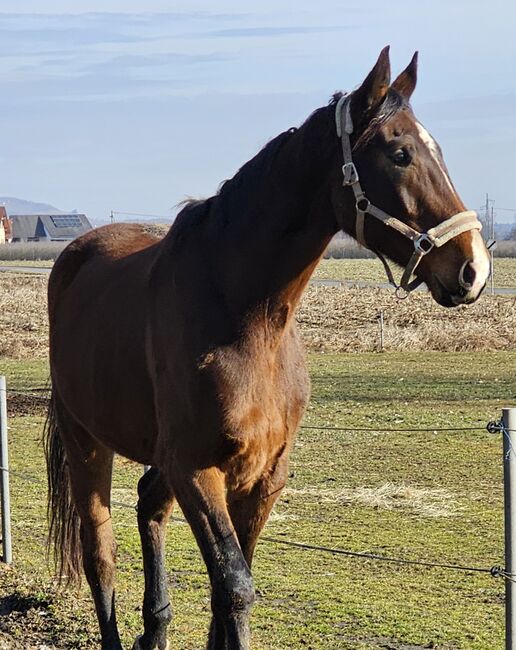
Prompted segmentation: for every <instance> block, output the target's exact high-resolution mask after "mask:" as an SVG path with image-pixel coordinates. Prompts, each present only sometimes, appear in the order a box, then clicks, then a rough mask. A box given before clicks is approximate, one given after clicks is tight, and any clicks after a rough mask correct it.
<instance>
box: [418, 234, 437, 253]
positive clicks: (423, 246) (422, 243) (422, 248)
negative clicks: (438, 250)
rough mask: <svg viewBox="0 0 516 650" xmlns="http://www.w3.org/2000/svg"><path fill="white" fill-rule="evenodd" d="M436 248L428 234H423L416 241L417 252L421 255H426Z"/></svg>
mask: <svg viewBox="0 0 516 650" xmlns="http://www.w3.org/2000/svg"><path fill="white" fill-rule="evenodd" d="M434 246H435V244H434V242H433V241H432V239H431V238H430V237H429V236H428V235H427V234H426V232H424V233H421V235H419V237H416V239H414V248H415V249H416V252H418V253H419V254H420V255H426V254H427V253H429V252H430V251H431V250H432V248H433V247H434Z"/></svg>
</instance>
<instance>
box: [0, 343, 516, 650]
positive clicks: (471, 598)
mask: <svg viewBox="0 0 516 650" xmlns="http://www.w3.org/2000/svg"><path fill="white" fill-rule="evenodd" d="M515 363H516V354H514V353H485V354H464V353H457V354H443V353H425V354H407V353H397V354H362V355H359V354H356V355H311V356H310V368H311V375H312V381H313V398H312V401H311V404H310V407H309V409H308V412H307V416H306V419H305V424H307V425H312V426H316V425H317V426H322V425H324V426H339V425H340V426H343V427H346V428H348V427H351V428H353V431H350V432H336V431H328V430H317V429H302V430H301V431H300V433H299V436H298V439H297V442H296V445H295V448H294V450H293V454H292V462H291V476H290V479H289V483H288V488H287V490H285V492H284V494H283V495H282V497H281V498H280V500H279V501H278V504H277V506H276V509H275V514H274V516H273V517H272V518H271V521H270V522H269V523H268V525H267V527H266V532H265V534H266V535H268V536H271V537H276V538H279V539H287V540H294V541H298V542H306V543H309V544H316V545H326V546H330V547H340V548H345V549H350V550H355V551H369V552H373V553H380V554H383V555H388V556H394V557H400V558H406V559H420V560H428V561H431V562H446V563H458V564H465V565H467V566H475V567H476V566H478V567H491V566H492V565H494V564H503V530H502V523H503V507H502V483H501V478H502V477H501V474H502V469H501V440H500V437H499V436H496V435H491V434H488V433H487V432H486V431H485V430H483V427H484V426H485V424H486V422H487V421H488V420H491V419H497V418H498V417H499V415H500V409H501V407H502V406H507V405H511V403H512V404H514V402H515V401H516V385H515V379H514V367H515ZM0 373H3V374H6V375H7V377H8V383H9V386H10V387H11V388H13V387H16V388H18V389H20V388H23V387H26V386H27V387H30V386H40V385H43V384H44V382H45V380H46V377H47V374H48V372H47V368H46V366H45V364H44V363H40V362H38V363H28V362H16V361H9V362H3V361H2V362H0ZM25 382H28V383H25ZM41 426H42V418H34V417H19V418H13V419H12V420H11V422H10V455H11V466H12V468H13V469H15V470H18V471H21V472H25V473H27V474H30V475H33V476H36V477H39V478H40V479H41V480H44V463H43V458H42V452H41V447H40V444H39V440H40V435H41ZM432 427H436V428H437V427H439V428H440V427H479V430H468V431H458V432H438V431H434V430H432V431H428V432H419V433H415V432H382V431H379V430H378V429H384V428H385V429H399V428H432ZM364 429H373V431H367V430H364ZM140 474H141V468H140V467H138V466H136V465H134V464H132V463H129V462H126V461H123V460H122V459H119V460H118V461H117V466H116V471H115V481H114V498H115V499H117V500H120V501H124V502H127V503H134V501H135V489H134V488H135V485H136V482H137V479H138V477H139V476H140ZM388 483H390V484H392V485H393V486H396V487H398V488H400V489H401V492H403V489H406V491H407V493H410V492H411V491H412V492H413V491H415V490H416V489H418V490H421V491H422V492H421V494H422V495H423V502H425V503H427V505H428V504H430V502H431V501H432V499H437V501H438V509H437V513H435V512H434V513H433V516H431V514H428V512H427V511H425V509H424V508H421V504H419V505H418V503H417V502H413V501H411V500H410V498H409V497H406V498H405V497H403V496H401V497H400V496H398V497H393V498H392V499H391V501H390V502H389V504H388V505H390V506H391V507H390V508H387V507H373V502H372V501H368V499H367V498H364V497H363V496H361V495H362V494H363V490H362V488H364V487H365V488H369V489H372V490H374V489H377V488H379V487H381V486H384V485H385V484H388ZM11 491H12V500H13V537H14V539H13V545H14V555H15V561H16V565H15V568H14V570H12V571H4V572H3V573H0V584H2V583H3V586H2V589H1V591H2V592H3V593H6V594H17V595H18V596H19V597H20V598H23V597H29V596H30V597H32V598H34V599H36V601H35V602H36V604H35V606H34V607H35V608H36V609H37V608H38V607H40V609H41V611H42V612H44V613H45V616H35V615H33V616H31V617H27V616H26V617H22V618H21V619H19V620H18V619H17V620H18V622H14V621H13V620H11V619H12V617H9V619H8V621H9V627H8V628H7V629H8V630H9V632H10V633H11V634H12V635H15V636H16V635H18V638H19V639H27V638H29V637H28V636H27V635H31V638H34V639H38V641H39V643H45V642H46V643H49V642H53V643H55V645H56V646H57V647H58V648H92V647H94V644H95V642H96V639H97V629H96V624H95V622H94V617H93V612H92V606H91V603H90V599H89V594H88V591H87V590H86V588H83V589H82V591H81V593H80V594H79V595H78V596H75V595H74V596H73V597H72V596H71V595H70V594H66V593H65V594H60V593H58V591H57V590H56V587H55V585H54V583H53V581H52V579H51V577H50V576H49V574H48V572H47V569H46V564H45V558H44V551H43V546H44V541H45V533H46V527H45V519H44V511H45V499H44V486H42V485H40V484H33V483H27V482H25V481H22V480H21V479H19V478H17V477H15V476H13V477H12V482H11ZM343 495H344V496H345V497H346V499H345V500H343V499H342V498H341V497H342V496H343ZM430 505H431V504H430ZM178 514H180V513H178ZM113 516H114V522H115V527H116V534H117V538H118V542H119V572H118V618H119V624H120V628H121V630H122V633H123V639H124V643H125V645H126V646H128V647H130V643H132V639H133V638H134V636H136V634H138V633H140V632H141V627H142V626H141V615H140V607H141V594H142V589H143V576H142V571H141V558H140V551H139V541H138V537H137V531H136V527H135V515H134V512H133V511H132V510H130V509H126V508H120V507H116V508H114V515H113ZM167 566H168V568H169V574H170V583H171V589H170V592H171V598H172V602H173V604H174V607H175V620H174V622H173V624H172V625H171V630H170V635H169V638H170V640H171V643H172V646H173V647H178V648H183V649H186V650H187V649H192V650H193V649H198V648H201V647H203V644H204V642H205V638H206V632H207V626H208V621H209V592H208V588H207V578H206V575H205V571H204V566H203V564H202V562H201V560H200V556H199V553H198V551H197V548H196V546H195V543H194V541H193V539H192V535H191V533H190V531H189V528H188V527H187V526H186V525H184V524H181V523H173V524H171V526H170V530H169V539H168V544H167ZM254 576H255V582H256V585H257V587H258V589H259V594H260V595H259V599H258V602H257V605H256V606H255V608H254V610H253V617H252V628H253V642H254V645H253V647H254V648H256V649H263V650H266V649H267V650H272V649H277V648H285V649H292V650H293V649H299V648H302V647H306V648H313V649H318V650H319V649H320V650H323V649H324V650H327V649H339V650H348V649H349V650H351V649H353V650H356V649H361V650H366V649H371V648H385V647H390V648H403V647H405V646H408V645H410V647H413V646H415V647H419V646H421V647H433V648H442V649H445V648H446V649H452V648H453V649H455V648H468V649H471V650H496V649H501V648H503V639H502V630H503V588H504V585H503V582H502V581H501V580H495V579H493V578H491V577H490V576H489V575H486V574H477V573H462V572H456V571H448V570H444V569H427V568H422V567H414V566H408V565H397V564H389V563H383V562H375V561H369V560H360V559H354V558H347V557H343V556H334V555H331V554H325V553H321V552H315V551H308V550H301V549H294V548H289V547H286V546H280V545H275V544H272V543H268V542H265V541H262V542H260V543H259V545H258V548H257V553H256V560H255V566H254ZM38 603H39V605H38ZM6 625H7V624H6V623H2V617H0V630H2V629H6ZM403 644H405V645H403ZM431 644H433V645H431ZM124 647H125V646H124Z"/></svg>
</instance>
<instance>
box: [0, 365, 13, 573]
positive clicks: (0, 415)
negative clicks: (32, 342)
mask: <svg viewBox="0 0 516 650" xmlns="http://www.w3.org/2000/svg"><path fill="white" fill-rule="evenodd" d="M0 467H2V468H3V469H0V479H1V480H0V497H1V510H2V549H3V552H2V561H3V562H5V563H6V564H11V563H12V561H13V555H12V546H11V503H10V498H9V471H8V470H9V454H8V450H7V385H6V382H5V377H4V376H3V375H0Z"/></svg>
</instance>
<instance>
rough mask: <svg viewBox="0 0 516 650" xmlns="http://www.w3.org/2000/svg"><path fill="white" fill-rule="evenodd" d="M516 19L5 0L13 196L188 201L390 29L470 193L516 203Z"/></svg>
mask: <svg viewBox="0 0 516 650" xmlns="http://www.w3.org/2000/svg"><path fill="white" fill-rule="evenodd" d="M515 24H516V6H515V5H514V3H510V2H508V0H504V1H503V2H502V1H500V0H492V1H490V2H485V1H478V0H469V1H466V0H458V1H453V0H449V1H442V0H434V1H433V2H426V1H424V0H420V1H418V2H414V1H413V0H391V1H390V2H385V1H384V0H381V1H379V0H360V1H358V0H357V1H355V2H353V1H350V2H342V1H341V2H338V1H332V0H329V1H321V2H318V3H317V2H313V0H310V1H308V0H297V1H296V3H292V2H285V1H284V0H275V1H272V0H261V2H260V3H246V2H236V1H234V0H233V1H230V0H221V1H218V2H215V1H214V2H207V1H203V2H201V1H198V0H190V1H188V2H187V1H185V0H178V1H176V2H170V1H169V2H165V1H163V0H146V2H145V3H142V2H141V1H139V2H136V1H134V0H124V2H119V1H115V0H111V1H109V0H104V1H102V2H101V1H100V0H88V1H87V2H86V1H83V0H74V2H73V3H71V2H69V1H64V0H61V1H59V0H47V1H46V2H45V3H42V2H41V1H40V0H16V1H14V0H2V3H1V5H0V54H1V61H2V63H1V65H0V83H1V86H0V87H1V89H2V93H1V95H0V106H1V111H0V115H1V116H2V130H1V134H2V136H1V144H2V146H1V147H0V165H1V175H0V194H1V195H4V196H17V197H19V198H25V199H29V200H34V201H44V202H48V203H52V204H54V205H55V206H57V207H59V208H61V209H74V208H75V209H78V210H80V211H84V212H86V213H87V214H89V215H91V216H93V217H97V218H98V217H104V216H107V215H108V214H109V211H110V210H111V209H113V210H116V211H136V212H149V213H156V214H163V215H167V214H172V212H173V206H174V205H175V204H176V203H177V202H178V201H180V200H182V199H183V198H184V197H185V196H207V195H210V194H213V193H214V192H215V191H216V189H217V186H218V184H219V183H220V181H222V180H224V179H225V178H228V177H230V176H232V175H233V174H234V172H235V171H236V169H237V168H238V167H239V166H240V165H241V164H242V163H243V162H245V161H246V160H248V159H249V158H250V157H251V156H252V155H253V154H254V153H255V152H256V151H257V150H258V149H259V148H260V147H261V146H263V145H264V144H265V142H267V140H268V139H270V138H271V137H273V136H274V135H276V134H277V133H278V132H280V131H282V130H284V129H286V128H288V127H290V126H293V125H297V124H299V122H301V121H302V120H303V119H304V118H305V117H306V116H307V115H308V114H309V113H310V112H311V111H312V110H313V109H315V108H316V107H318V106H321V105H323V104H325V103H326V102H327V100H328V98H329V96H330V95H331V94H332V93H333V92H334V91H335V90H337V89H348V90H349V89H352V88H354V87H355V86H356V85H358V84H359V83H360V82H361V81H362V79H363V78H364V76H365V75H366V74H367V72H368V71H369V69H370V68H371V66H372V65H373V63H374V61H375V60H376V57H377V55H378V53H379V51H380V49H381V48H382V47H383V46H384V45H386V44H390V45H391V62H392V66H393V75H395V74H396V73H397V72H398V71H399V70H400V69H401V68H403V67H405V65H406V64H407V63H408V61H409V59H410V57H411V56H412V53H413V52H414V50H416V49H417V50H419V52H420V69H419V83H418V88H417V90H416V93H415V95H414V97H413V102H412V103H413V107H414V109H415V111H416V114H417V115H418V116H419V118H420V119H421V121H422V122H423V123H424V124H425V126H427V128H428V129H429V130H430V131H431V132H432V133H433V135H434V136H435V137H436V138H437V140H438V141H439V142H440V144H441V146H442V148H443V150H444V154H445V158H446V161H447V163H448V167H449V168H450V172H451V176H452V178H453V179H454V181H455V183H456V185H457V186H458V188H459V191H460V193H461V194H462V196H463V198H464V200H465V201H466V203H467V204H468V206H470V207H473V208H478V207H479V206H480V205H481V204H482V203H483V202H484V200H485V192H489V194H490V195H491V196H492V198H493V199H495V201H496V203H495V207H498V208H500V207H509V208H512V207H514V208H516V178H515V174H514V169H515V164H514V160H515V156H516V73H515V71H514V70H515V61H516V56H515V55H516V39H515V38H514V34H513V29H514V25H515ZM497 216H498V220H500V221H509V222H510V221H512V220H513V213H512V212H505V211H502V210H499V211H498V214H497Z"/></svg>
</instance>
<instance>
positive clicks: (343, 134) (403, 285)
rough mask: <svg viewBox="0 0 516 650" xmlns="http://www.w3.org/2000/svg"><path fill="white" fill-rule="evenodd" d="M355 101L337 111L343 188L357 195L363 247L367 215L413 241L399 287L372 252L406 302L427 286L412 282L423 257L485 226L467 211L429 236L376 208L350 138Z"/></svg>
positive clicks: (345, 101)
mask: <svg viewBox="0 0 516 650" xmlns="http://www.w3.org/2000/svg"><path fill="white" fill-rule="evenodd" d="M351 97H352V95H351V94H350V95H343V96H342V97H341V98H340V99H339V101H338V102H337V106H336V108H335V123H336V127H337V135H338V137H339V138H340V140H341V143H342V154H343V158H344V164H343V165H342V174H343V180H342V184H343V185H344V186H345V187H351V189H352V190H353V194H354V195H355V205H356V211H357V215H356V222H355V235H356V240H357V241H358V243H359V244H361V245H362V246H365V247H366V248H369V246H367V243H366V239H365V233H364V226H365V216H366V214H368V215H371V216H372V217H375V219H379V220H380V221H382V222H383V223H384V224H385V225H386V226H390V227H391V228H394V230H397V231H398V232H400V233H401V234H402V235H404V236H405V237H407V238H408V239H410V240H411V242H412V243H413V244H414V252H413V253H412V257H411V258H410V260H409V262H408V264H407V266H406V267H405V270H404V272H403V275H402V277H401V280H400V283H399V285H398V284H396V282H395V280H394V276H393V274H392V271H391V269H390V267H389V264H388V262H387V260H386V259H385V257H384V256H383V255H382V254H381V253H379V252H378V251H376V250H374V249H372V248H370V250H372V252H373V253H375V254H376V255H377V256H378V257H379V258H380V260H381V262H382V264H383V266H384V268H385V272H386V274H387V277H388V279H389V282H390V284H392V285H393V286H394V287H395V288H396V295H397V296H398V298H406V297H407V296H408V294H409V293H410V292H411V291H413V290H414V289H415V288H416V287H418V286H419V285H420V284H421V283H422V282H423V280H420V279H418V278H415V279H414V280H412V281H410V278H411V276H412V274H413V273H414V271H415V270H416V268H417V266H418V264H419V263H420V262H421V260H422V259H423V257H424V256H425V255H427V253H429V252H430V251H431V250H432V249H433V248H434V246H435V248H440V247H441V246H443V245H444V244H446V242H448V241H450V239H453V238H454V237H457V235H461V234H462V233H464V232H468V231H469V230H481V229H482V224H481V223H480V221H479V220H478V217H477V213H476V212H475V211H474V210H466V211H465V212H459V213H457V214H454V215H453V216H451V217H449V218H448V219H446V220H445V221H443V222H441V223H439V224H438V225H437V226H434V227H433V228H430V229H429V230H427V231H426V232H419V231H417V230H415V229H414V228H412V227H411V226H409V225H407V224H406V223H404V222H403V221H400V220H399V219H396V217H391V215H390V214H387V213H386V212H384V211H383V210H381V209H380V208H377V207H376V206H375V205H373V204H372V203H371V202H370V201H369V199H368V198H367V197H366V195H365V194H364V190H363V189H362V186H361V185H360V177H359V175H358V171H357V168H356V167H355V163H354V162H353V157H352V153H351V140H350V136H351V134H352V133H353V120H352V119H351V111H350V106H351Z"/></svg>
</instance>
